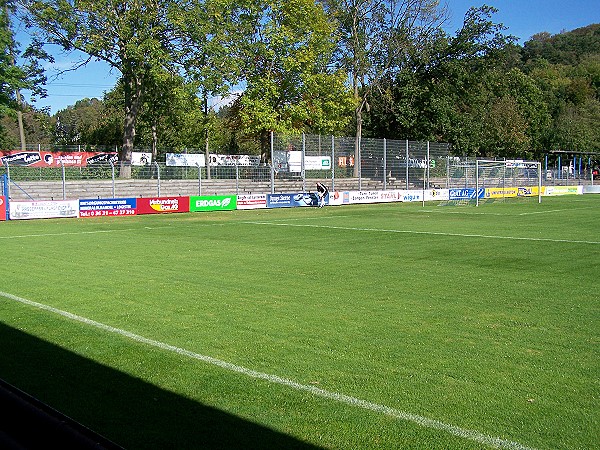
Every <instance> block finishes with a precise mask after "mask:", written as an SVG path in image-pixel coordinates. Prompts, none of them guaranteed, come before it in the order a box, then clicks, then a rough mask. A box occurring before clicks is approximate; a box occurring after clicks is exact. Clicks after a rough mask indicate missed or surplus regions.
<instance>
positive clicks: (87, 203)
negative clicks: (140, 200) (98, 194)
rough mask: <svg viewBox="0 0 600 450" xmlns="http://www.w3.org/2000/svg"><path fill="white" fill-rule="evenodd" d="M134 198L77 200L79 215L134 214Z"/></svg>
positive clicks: (135, 212) (135, 211)
mask: <svg viewBox="0 0 600 450" xmlns="http://www.w3.org/2000/svg"><path fill="white" fill-rule="evenodd" d="M136 205H137V203H136V199H135V198H105V199H102V198H98V199H86V200H79V217H101V216H135V215H136V214H137V210H136Z"/></svg>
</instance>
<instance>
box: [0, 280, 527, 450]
mask: <svg viewBox="0 0 600 450" xmlns="http://www.w3.org/2000/svg"><path fill="white" fill-rule="evenodd" d="M0 296H2V297H5V298H7V299H9V300H14V301H16V302H20V303H22V304H25V305H28V306H32V307H34V308H38V309H41V310H44V311H49V312H52V313H55V314H58V315H60V316H63V317H66V318H67V319H71V320H74V321H77V322H81V323H84V324H86V325H90V326H92V327H95V328H98V329H100V330H103V331H107V332H109V333H115V334H118V335H121V336H124V337H127V338H129V339H132V340H133V341H136V342H139V343H142V344H147V345H150V346H152V347H156V348H159V349H161V350H166V351H170V352H174V353H177V354H178V355H182V356H187V357H189V358H192V359H196V360H198V361H202V362H205V363H208V364H212V365H214V366H217V367H220V368H222V369H225V370H229V371H231V372H235V373H239V374H242V375H246V376H248V377H252V378H256V379H259V380H265V381H267V382H269V383H274V384H279V385H282V386H287V387H290V388H292V389H295V390H297V391H305V392H309V393H311V394H313V395H316V396H317V397H322V398H326V399H329V400H334V401H336V402H339V403H344V404H346V405H351V406H356V407H358V408H362V409H365V410H368V411H372V412H377V413H382V414H385V415H388V416H391V417H395V418H397V419H400V420H405V421H407V422H413V423H415V424H417V425H420V426H422V427H425V428H433V429H436V430H440V431H445V432H447V433H449V434H452V435H454V436H458V437H460V438H463V439H468V440H470V441H474V442H477V443H479V444H483V445H488V446H490V447H494V448H503V449H504V448H506V449H515V450H533V449H531V448H530V447H526V446H524V445H522V444H520V443H518V442H514V441H509V440H505V439H501V438H498V437H493V436H489V435H486V434H483V433H479V432H477V431H474V430H467V429H464V428H460V427H457V426H454V425H450V424H447V423H444V422H440V421H439V420H435V419H429V418H427V417H424V416H420V415H418V414H412V413H409V412H405V411H402V410H399V409H394V408H390V407H389V406H385V405H380V404H378V403H372V402H369V401H367V400H361V399H359V398H356V397H351V396H349V395H345V394H340V393H337V392H331V391H327V390H325V389H320V388H318V387H315V386H308V385H305V384H300V383H297V382H295V381H293V380H289V379H287V378H282V377H279V376H277V375H270V374H267V373H263V372H257V371H255V370H252V369H247V368H246V367H242V366H238V365H236V364H232V363H229V362H227V361H223V360H220V359H217V358H213V357H211V356H206V355H201V354H199V353H194V352H192V351H189V350H186V349H183V348H180V347H175V346H173V345H169V344H165V343H164V342H159V341H155V340H153V339H148V338H145V337H143V336H140V335H138V334H134V333H131V332H129V331H126V330H122V329H120V328H115V327H111V326H110V325H105V324H103V323H100V322H96V321H95V320H91V319H88V318H86V317H82V316H78V315H76V314H72V313H70V312H67V311H63V310H60V309H57V308H54V307H52V306H48V305H44V304H42V303H37V302H34V301H31V300H27V299H25V298H22V297H17V296H16V295H13V294H9V293H7V292H2V291H0Z"/></svg>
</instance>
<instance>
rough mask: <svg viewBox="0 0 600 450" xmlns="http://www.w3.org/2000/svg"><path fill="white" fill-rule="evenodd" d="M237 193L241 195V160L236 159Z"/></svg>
mask: <svg viewBox="0 0 600 450" xmlns="http://www.w3.org/2000/svg"><path fill="white" fill-rule="evenodd" d="M235 195H240V166H239V161H238V160H236V161H235Z"/></svg>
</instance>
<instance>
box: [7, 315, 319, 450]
mask: <svg viewBox="0 0 600 450" xmlns="http://www.w3.org/2000/svg"><path fill="white" fill-rule="evenodd" d="M0 342H1V343H2V352H1V353H0V378H1V379H4V380H5V381H6V382H8V383H9V384H11V385H13V386H16V387H17V388H19V389H20V390H22V391H24V392H26V393H28V394H30V395H32V396H33V397H35V398H37V399H39V400H40V401H43V402H44V403H47V404H48V405H49V406H51V407H52V408H54V409H55V410H58V411H61V412H62V413H64V414H65V415H67V416H68V417H70V418H72V419H73V420H76V421H77V422H79V423H81V424H83V425H84V426H85V427H88V428H89V429H91V430H94V431H95V432H96V433H99V434H100V435H102V436H104V437H106V438H107V439H109V440H110V441H112V442H114V443H116V444H117V445H120V446H122V447H124V448H125V449H128V450H134V449H192V448H193V449H217V448H218V449H259V448H260V449H306V450H309V449H317V448H318V447H315V446H313V445H310V444H307V443H304V442H301V441H299V440H297V439H295V438H293V437H290V436H287V435H285V434H282V433H279V432H277V431H274V430H271V429H269V428H265V427H264V426H262V425H258V424H255V423H251V422H249V421H247V420H244V419H241V418H239V417H236V416H233V415H231V414H228V413H226V412H223V411H220V410H217V409H214V408H212V407H209V406H205V405H202V404H199V403H197V402H194V401H192V400H189V399H187V398H184V397H181V396H179V395H177V394H174V393H172V392H168V391H165V390H162V389H160V388H158V387H156V386H153V385H151V384H148V383H146V382H144V381H142V380H139V379H136V378H133V377H131V376H129V375H127V374H124V373H122V372H119V371H116V370H114V369H112V368H109V367H106V366H103V365H100V364H98V363H96V362H94V361H90V360H89V359H86V358H83V357H81V356H79V355H76V354H74V353H72V352H69V351H67V350H65V349H63V348H60V347H57V346H55V345H53V344H51V343H48V342H45V341H42V340H40V339H38V338H36V337H33V336H31V335H28V334H26V333H23V332H21V331H19V330H16V329H14V328H11V327H8V326H6V325H5V324H2V323H0ZM10 415H11V411H7V410H6V408H5V407H3V406H2V405H0V435H1V434H2V432H3V431H4V433H6V432H10V431H11V430H3V429H2V428H3V426H4V427H5V428H6V426H7V425H6V424H7V423H9V422H7V420H6V419H9V418H10ZM13 422H15V421H14V420H13ZM3 424H4V425H3ZM20 426H21V427H23V428H25V427H26V424H21V425H20ZM13 431H14V430H13ZM29 433H38V434H39V433H40V432H39V430H38V431H35V430H29ZM49 434H50V435H48V436H38V437H39V439H37V441H36V442H39V444H40V447H39V448H66V447H65V446H62V445H61V442H54V441H53V439H57V437H56V435H52V434H51V433H49ZM51 444H53V445H51ZM26 448H32V447H26Z"/></svg>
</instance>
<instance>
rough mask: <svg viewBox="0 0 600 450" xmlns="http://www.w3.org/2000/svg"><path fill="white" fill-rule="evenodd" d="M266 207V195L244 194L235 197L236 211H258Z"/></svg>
mask: <svg viewBox="0 0 600 450" xmlns="http://www.w3.org/2000/svg"><path fill="white" fill-rule="evenodd" d="M266 207H267V194H244V195H238V196H237V209H259V208H266Z"/></svg>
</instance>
